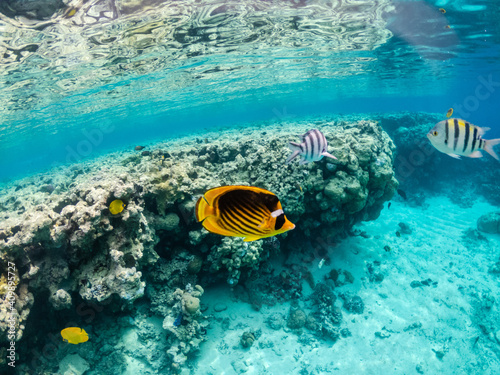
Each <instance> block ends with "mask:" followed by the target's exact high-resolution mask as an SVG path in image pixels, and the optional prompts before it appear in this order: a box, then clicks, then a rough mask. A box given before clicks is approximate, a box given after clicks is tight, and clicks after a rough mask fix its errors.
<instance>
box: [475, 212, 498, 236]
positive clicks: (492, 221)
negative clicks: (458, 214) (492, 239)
mask: <svg viewBox="0 0 500 375" xmlns="http://www.w3.org/2000/svg"><path fill="white" fill-rule="evenodd" d="M477 229H478V230H480V231H481V232H484V233H491V234H500V212H490V213H489V214H485V215H483V216H481V217H480V218H479V219H477Z"/></svg>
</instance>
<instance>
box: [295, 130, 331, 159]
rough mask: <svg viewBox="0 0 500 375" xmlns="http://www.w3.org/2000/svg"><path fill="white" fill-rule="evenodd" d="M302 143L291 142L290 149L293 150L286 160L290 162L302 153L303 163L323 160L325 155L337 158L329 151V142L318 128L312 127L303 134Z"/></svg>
mask: <svg viewBox="0 0 500 375" xmlns="http://www.w3.org/2000/svg"><path fill="white" fill-rule="evenodd" d="M301 139H302V141H301V143H300V144H297V143H295V142H290V145H289V147H290V149H291V150H292V151H293V153H292V155H290V156H289V157H288V159H287V161H286V163H287V164H288V163H289V162H290V161H292V160H293V159H294V158H296V157H297V156H299V155H301V156H302V160H301V162H300V163H301V164H305V163H310V162H314V161H319V160H321V159H322V158H323V157H324V156H326V157H329V158H332V159H336V158H335V156H333V155H330V154H329V153H328V142H327V141H326V137H325V135H324V134H323V133H322V132H321V131H319V130H318V129H312V130H309V131H308V132H306V133H305V134H303V135H302V136H301Z"/></svg>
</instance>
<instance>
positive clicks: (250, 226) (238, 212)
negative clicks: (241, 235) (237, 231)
mask: <svg viewBox="0 0 500 375" xmlns="http://www.w3.org/2000/svg"><path fill="white" fill-rule="evenodd" d="M230 213H231V214H233V215H234V217H236V218H237V219H238V220H239V221H240V222H241V224H242V225H243V226H244V227H245V228H246V229H247V230H249V231H252V232H253V231H254V230H255V229H254V228H255V227H256V226H258V225H259V224H260V223H261V222H262V219H260V220H259V219H257V220H255V219H253V220H252V216H250V215H248V211H246V210H245V209H243V208H242V207H241V206H240V207H239V208H232V209H231V210H230ZM259 232H260V231H259Z"/></svg>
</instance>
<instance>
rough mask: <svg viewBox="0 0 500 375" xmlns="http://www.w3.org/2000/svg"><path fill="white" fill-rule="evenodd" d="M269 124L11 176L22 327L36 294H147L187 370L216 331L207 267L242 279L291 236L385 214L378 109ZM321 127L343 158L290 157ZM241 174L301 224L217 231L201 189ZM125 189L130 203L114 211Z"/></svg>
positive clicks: (6, 257) (50, 297) (3, 250)
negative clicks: (367, 116)
mask: <svg viewBox="0 0 500 375" xmlns="http://www.w3.org/2000/svg"><path fill="white" fill-rule="evenodd" d="M264 125H265V126H262V127H260V128H259V127H245V128H239V129H235V130H227V131H225V132H222V133H221V132H217V133H215V132H214V133H207V134H206V136H205V138H204V139H200V138H194V137H186V138H182V139H179V140H170V141H168V142H165V143H162V144H158V145H156V146H154V147H151V152H150V153H149V154H147V155H142V154H141V153H138V152H137V151H130V152H123V153H117V154H114V155H111V157H105V158H104V157H103V158H101V159H98V160H95V161H93V162H88V163H83V164H78V165H72V166H69V167H65V168H59V169H56V170H54V171H53V172H50V173H46V174H43V175H39V176H33V177H29V178H26V179H24V180H21V181H17V182H15V183H13V184H11V185H10V186H7V187H6V188H5V189H3V191H2V192H1V193H0V208H1V211H0V219H1V222H0V271H1V272H2V274H4V273H5V271H6V266H7V264H8V262H12V263H15V264H16V266H17V267H18V269H19V279H20V283H19V286H18V289H17V292H16V298H17V304H16V312H17V314H18V316H19V319H18V322H19V327H20V328H19V330H18V331H17V332H18V337H17V339H21V338H22V327H21V326H24V325H25V324H29V318H28V317H29V311H30V307H31V306H32V304H33V301H34V303H41V304H43V303H45V302H48V303H49V304H50V308H51V309H53V310H58V311H64V310H67V309H70V308H71V307H72V306H73V307H74V305H75V304H76V303H77V302H78V301H85V302H88V303H100V302H108V301H110V300H113V301H114V303H113V308H114V309H121V310H126V309H129V308H131V306H132V303H133V302H134V301H136V300H138V299H139V298H141V297H143V296H146V298H148V299H149V300H150V311H151V312H152V313H153V314H157V315H159V316H160V317H162V318H163V319H164V324H163V326H164V329H165V330H167V331H168V336H167V340H168V342H169V345H170V349H169V350H168V354H169V358H170V359H171V364H172V369H173V370H172V371H177V370H176V369H179V368H181V367H182V366H184V364H185V362H186V360H187V355H188V354H189V353H192V352H193V351H195V350H196V348H197V347H198V346H199V344H200V343H201V342H202V341H203V337H204V332H206V328H205V327H206V325H207V324H208V322H207V321H206V319H205V318H204V317H203V315H202V314H201V313H200V306H201V305H200V303H202V301H201V300H200V297H201V295H202V294H203V291H202V288H201V287H200V286H198V285H197V284H198V283H199V279H200V277H201V276H202V275H205V276H206V275H212V278H216V279H217V278H219V279H223V280H225V281H226V282H227V283H228V284H229V285H232V286H234V285H236V284H237V283H238V281H239V279H240V278H241V276H242V275H244V274H248V273H250V272H253V271H255V270H257V269H258V267H259V264H260V263H261V262H262V261H263V260H264V259H266V258H267V256H268V255H269V253H270V252H272V251H278V250H279V248H280V247H284V246H286V245H287V243H288V242H289V241H290V240H291V239H292V240H293V236H297V235H300V236H309V237H310V238H324V239H334V238H336V237H338V236H345V233H346V232H348V231H349V230H350V228H351V227H352V225H353V224H355V223H356V222H359V221H361V220H373V219H376V218H377V217H378V215H379V213H380V211H381V209H382V207H383V203H384V202H385V201H387V200H389V199H390V198H391V197H392V196H393V194H394V192H395V190H396V189H397V187H398V182H397V181H396V179H395V177H394V172H393V152H394V150H395V146H394V144H393V142H392V141H391V139H390V138H389V137H388V135H387V134H386V133H385V132H384V131H383V130H382V128H381V126H380V125H379V124H378V123H376V122H374V121H357V122H354V123H347V122H344V121H338V120H336V119H334V118H323V119H315V120H314V121H303V122H298V123H297V122H295V123H290V124H282V123H280V124H269V123H268V124H264ZM311 128H319V129H320V130H321V131H322V132H323V133H324V134H325V136H326V138H327V140H328V143H329V152H330V153H332V154H333V155H335V156H336V157H337V158H338V160H330V159H329V160H322V161H320V162H316V163H311V164H306V165H299V164H298V163H295V162H294V163H291V164H289V165H285V164H284V161H285V160H286V158H287V156H288V154H289V152H290V151H289V150H288V148H287V144H288V142H289V141H290V140H294V139H296V138H297V136H298V135H300V134H303V133H305V132H306V131H307V130H309V129H311ZM167 150H168V151H167ZM231 184H241V185H253V186H259V187H262V188H265V189H268V190H270V191H272V192H273V193H275V194H276V195H277V196H278V197H279V199H280V200H281V202H282V205H283V208H284V210H285V213H286V214H287V217H288V218H289V219H290V220H291V221H292V222H294V223H295V224H296V229H295V230H294V231H292V232H289V234H285V235H280V236H278V237H274V238H269V239H265V240H261V241H255V242H251V243H244V242H243V241H242V240H241V239H240V238H225V237H222V236H218V235H215V234H211V233H209V232H207V231H206V230H205V229H204V228H203V227H202V226H201V225H200V224H199V223H196V221H195V219H194V215H193V209H194V205H195V202H196V200H197V198H198V197H199V196H201V195H202V194H203V193H204V192H205V191H206V190H207V189H210V188H213V187H216V186H221V185H231ZM115 199H120V200H122V201H123V202H124V203H125V204H126V208H125V209H124V210H123V211H122V212H121V213H119V214H117V215H112V214H111V213H110V212H109V208H108V207H109V204H110V203H111V202H112V201H113V200H115ZM325 243H326V246H328V241H326V242H325ZM191 286H193V287H191ZM283 293H286V291H285V289H283ZM254 299H255V298H254ZM257 305H259V306H260V302H259V303H258V304H256V305H255V306H257ZM2 311H3V310H2ZM2 319H3V317H2V318H0V338H2V339H5V332H6V325H5V324H3V323H2V322H4V320H2ZM323 329H325V328H323Z"/></svg>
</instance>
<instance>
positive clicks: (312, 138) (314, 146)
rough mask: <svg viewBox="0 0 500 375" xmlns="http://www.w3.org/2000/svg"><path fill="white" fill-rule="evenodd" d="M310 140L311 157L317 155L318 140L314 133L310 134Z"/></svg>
mask: <svg viewBox="0 0 500 375" xmlns="http://www.w3.org/2000/svg"><path fill="white" fill-rule="evenodd" d="M311 140H312V144H313V149H312V155H319V139H318V135H317V134H316V131H312V132H311Z"/></svg>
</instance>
